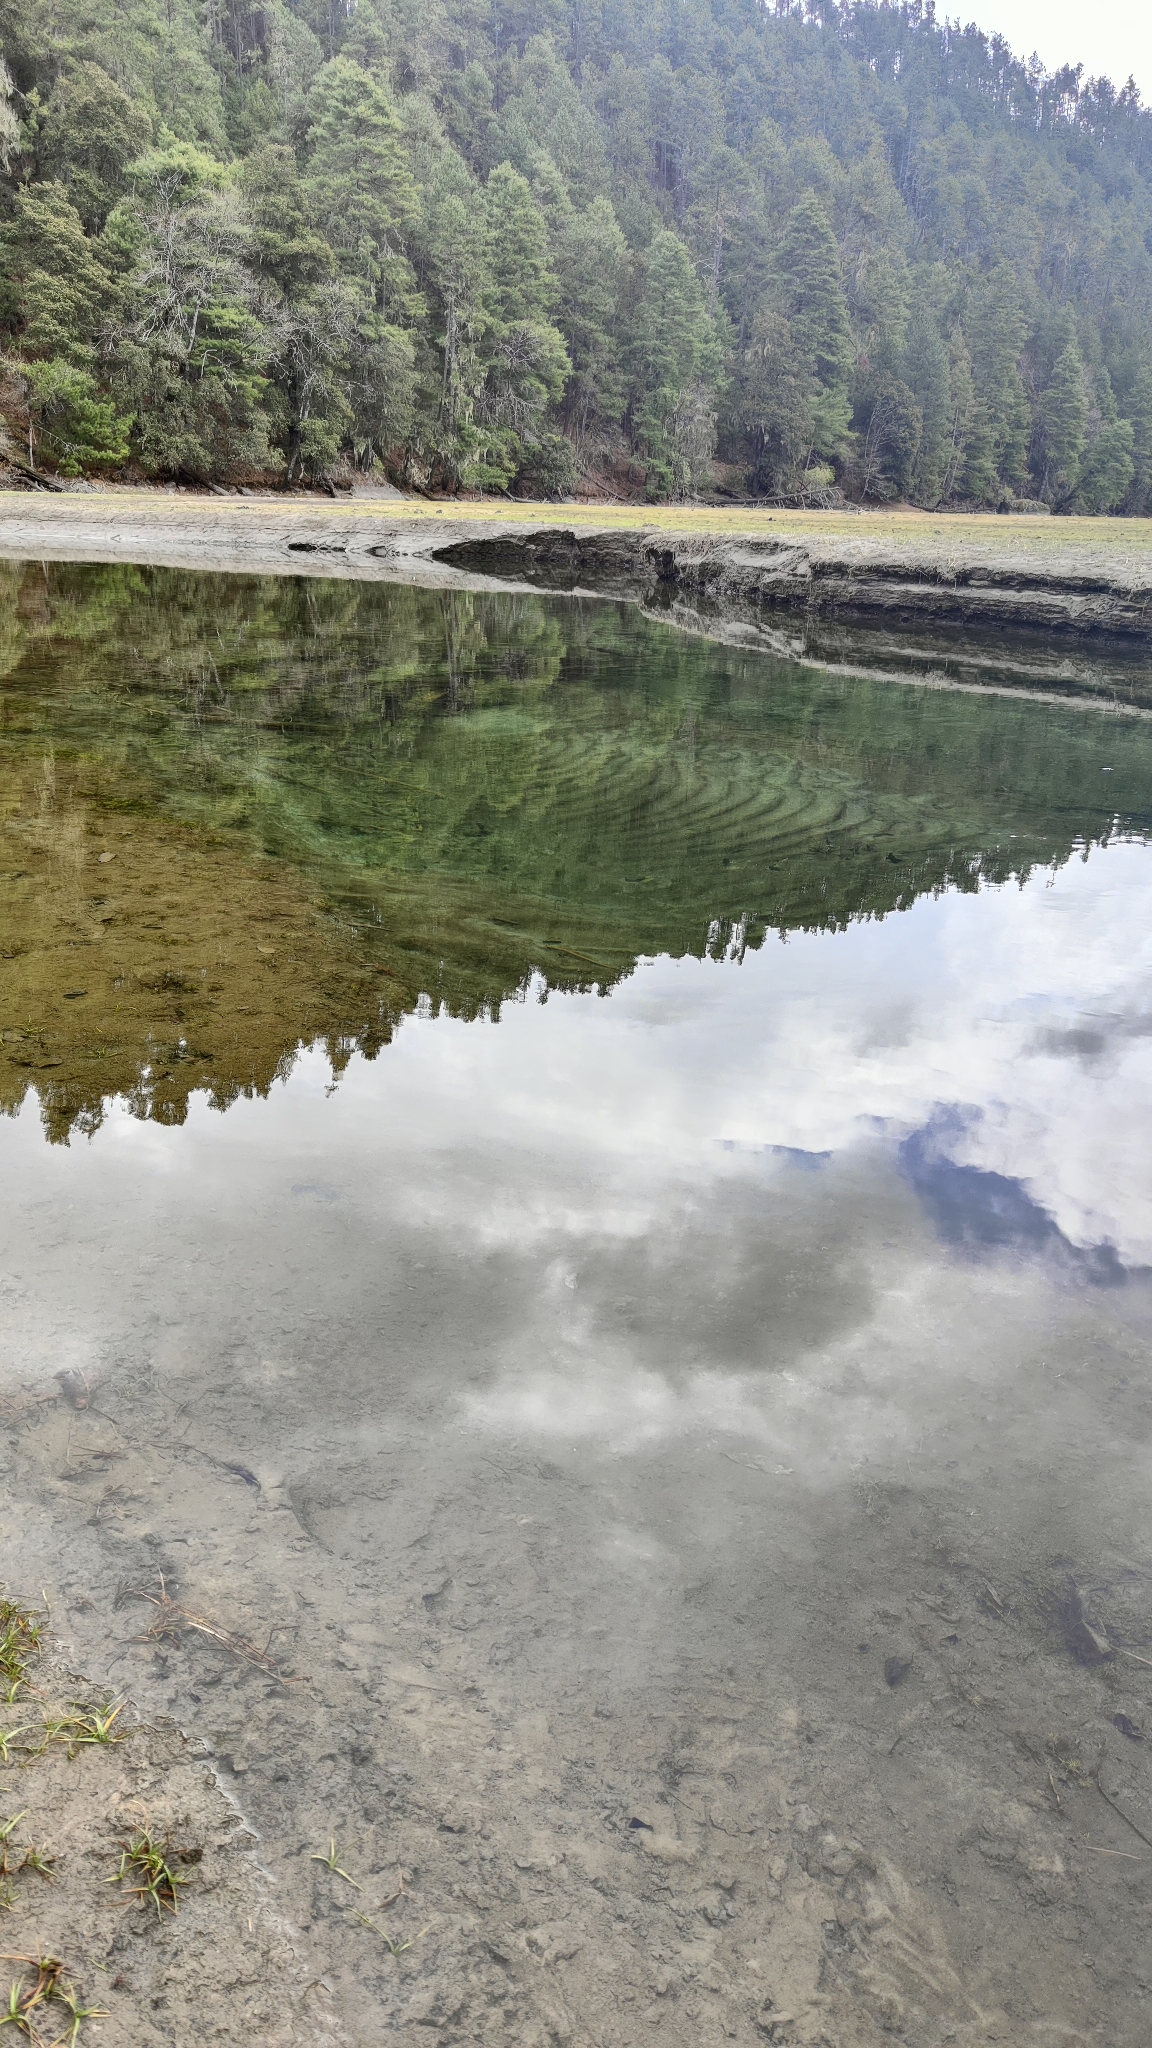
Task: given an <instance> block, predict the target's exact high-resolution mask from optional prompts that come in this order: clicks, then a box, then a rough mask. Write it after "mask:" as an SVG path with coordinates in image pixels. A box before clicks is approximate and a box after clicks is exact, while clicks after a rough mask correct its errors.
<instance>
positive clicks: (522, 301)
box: [484, 163, 557, 324]
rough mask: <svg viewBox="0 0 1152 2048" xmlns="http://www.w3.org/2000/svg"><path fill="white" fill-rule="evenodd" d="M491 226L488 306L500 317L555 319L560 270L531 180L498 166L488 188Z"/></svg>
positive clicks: (504, 319) (486, 205)
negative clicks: (554, 258) (557, 281)
mask: <svg viewBox="0 0 1152 2048" xmlns="http://www.w3.org/2000/svg"><path fill="white" fill-rule="evenodd" d="M484 212H485V217H486V221H487V227H488V277H489V282H488V308H489V311H490V313H491V315H492V317H493V318H494V319H495V320H497V321H502V322H509V321H513V320H528V321H532V322H534V323H536V324H541V323H544V322H547V321H548V320H549V319H550V316H551V312H552V308H553V307H554V305H555V303H556V295H557V286H556V273H555V271H554V270H553V267H552V258H551V254H550V251H549V248H548V230H547V227H546V226H545V224H544V217H543V215H542V213H541V212H540V208H539V207H538V206H537V204H536V201H535V199H534V198H533V196H532V187H531V186H530V185H529V183H528V180H527V178H525V177H522V176H521V173H520V172H519V171H517V170H514V169H513V167H512V165H511V164H509V163H503V164H497V166H496V169H495V170H494V171H493V173H492V175H491V177H490V178H489V180H488V183H487V186H486V187H485V191H484Z"/></svg>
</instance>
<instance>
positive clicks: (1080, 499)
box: [1075, 363, 1135, 513]
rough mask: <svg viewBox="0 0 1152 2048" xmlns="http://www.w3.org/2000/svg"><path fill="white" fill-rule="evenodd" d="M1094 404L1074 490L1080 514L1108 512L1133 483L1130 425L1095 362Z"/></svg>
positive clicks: (1131, 431)
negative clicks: (1120, 411) (1122, 416)
mask: <svg viewBox="0 0 1152 2048" xmlns="http://www.w3.org/2000/svg"><path fill="white" fill-rule="evenodd" d="M1092 387H1093V393H1092V395H1093V403H1092V404H1091V406H1090V407H1089V411H1088V437H1087V446H1086V447H1085V450H1084V455H1083V459H1082V461H1081V464H1080V475H1079V479H1078V482H1077V487H1076V500H1075V502H1076V509H1077V511H1080V512H1094V513H1101V512H1111V511H1113V510H1114V509H1115V507H1116V506H1117V505H1119V504H1120V503H1121V502H1122V500H1123V497H1124V494H1125V492H1126V491H1127V490H1128V487H1129V485H1130V484H1131V482H1132V477H1133V474H1134V472H1135V464H1134V462H1133V460H1132V447H1133V442H1134V439H1135V436H1134V434H1133V430H1132V426H1131V423H1130V422H1129V421H1128V420H1122V419H1121V418H1120V415H1119V412H1118V410H1117V407H1116V399H1115V395H1114V393H1113V390H1112V380H1111V378H1110V377H1109V375H1108V372H1107V370H1106V369H1105V368H1104V365H1103V363H1098V364H1097V366H1096V367H1095V369H1094V370H1093V372H1092Z"/></svg>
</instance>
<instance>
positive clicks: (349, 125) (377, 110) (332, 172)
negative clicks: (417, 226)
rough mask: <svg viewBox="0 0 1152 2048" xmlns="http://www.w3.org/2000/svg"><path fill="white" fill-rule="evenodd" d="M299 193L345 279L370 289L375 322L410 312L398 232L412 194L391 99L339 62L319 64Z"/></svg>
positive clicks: (411, 283) (409, 279) (408, 277)
mask: <svg viewBox="0 0 1152 2048" xmlns="http://www.w3.org/2000/svg"><path fill="white" fill-rule="evenodd" d="M308 112H309V117H310V126H309V132H308V153H307V163H306V175H305V181H304V191H305V194H306V198H307V203H308V207H309V211H310V213H311V217H312V219H313V220H314V221H315V223H316V225H317V227H318V228H319V230H320V232H321V233H322V234H323V235H324V237H325V239H326V240H327V242H328V244H329V247H330V248H331V249H332V250H333V251H334V252H335V254H336V256H337V259H338V261H339V262H340V266H341V269H342V270H343V271H344V272H345V274H346V275H348V276H358V277H362V278H363V279H364V280H365V282H366V283H367V284H368V285H369V286H370V288H371V290H372V294H373V299H374V303H375V309H376V311H377V313H379V314H380V315H381V316H382V317H385V318H388V317H390V316H392V317H394V316H396V315H401V316H402V315H403V314H404V313H406V312H408V311H409V310H413V309H414V289H415V280H414V278H413V276H412V271H411V266H410V265H409V264H408V262H407V259H406V258H405V256H404V254H403V251H402V233H403V229H404V226H405V225H406V223H407V222H409V221H410V220H411V219H412V217H413V214H414V213H415V210H416V190H415V186H414V185H413V182H412V173H411V169H410V167H409V163H408V155H407V151H406V150H405V147H404V142H403V137H402V133H401V128H400V122H399V120H398V119H397V116H396V112H395V109H394V107H393V105H392V100H391V97H390V95H389V94H388V93H387V92H386V91H385V89H384V88H383V86H381V85H379V84H378V83H377V82H376V80H375V79H374V78H370V77H369V75H368V73H367V72H366V71H362V70H361V69H360V67H359V65H357V64H353V63H350V62H349V60H348V59H347V58H346V57H336V58H334V59H333V61H332V62H331V63H330V64H325V66H324V68H323V70H321V71H320V72H319V73H318V74H317V77H316V79H315V82H314V84H313V86H312V90H311V93H310V95H309V100H308Z"/></svg>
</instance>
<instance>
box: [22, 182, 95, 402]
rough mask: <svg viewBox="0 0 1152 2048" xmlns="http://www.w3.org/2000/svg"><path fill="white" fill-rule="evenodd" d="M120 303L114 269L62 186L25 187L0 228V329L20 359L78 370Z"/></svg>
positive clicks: (91, 358)
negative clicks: (35, 358) (70, 365)
mask: <svg viewBox="0 0 1152 2048" xmlns="http://www.w3.org/2000/svg"><path fill="white" fill-rule="evenodd" d="M118 296H119V291H118V281H117V278H116V275H115V271H114V268H113V266H112V264H111V263H110V262H109V260H108V257H107V255H106V253H105V251H104V250H103V249H102V248H101V246H100V244H99V243H98V242H94V241H92V240H91V239H90V238H89V237H88V236H87V235H86V234H85V233H84V223H83V221H82V220H81V218H80V216H79V214H78V213H77V211H76V208H75V207H74V206H73V204H72V202H71V200H70V199H69V197H68V194H67V192H66V191H65V189H64V187H63V185H61V184H59V183H56V182H53V183H52V184H46V185H25V186H22V187H21V188H20V190H19V191H18V192H17V193H16V195H15V200H14V206H13V214H12V218H11V219H10V220H8V221H6V222H5V223H4V225H3V227H2V228H0V323H2V324H3V326H5V327H6V328H7V329H8V332H9V334H10V335H11V336H12V337H13V339H14V340H16V341H17V342H18V344H19V346H20V349H21V352H22V353H23V354H26V355H29V356H38V357H42V358H45V359H47V358H49V357H58V358H59V359H60V360H61V361H64V362H72V363H75V364H77V365H78V366H84V365H89V366H91V364H92V363H93V362H94V360H95V343H96V340H97V337H98V335H99V333H100V330H101V328H102V327H103V325H104V323H105V321H106V320H107V319H108V318H109V316H110V315H111V314H112V313H113V312H114V310H115V307H116V302H117V298H118Z"/></svg>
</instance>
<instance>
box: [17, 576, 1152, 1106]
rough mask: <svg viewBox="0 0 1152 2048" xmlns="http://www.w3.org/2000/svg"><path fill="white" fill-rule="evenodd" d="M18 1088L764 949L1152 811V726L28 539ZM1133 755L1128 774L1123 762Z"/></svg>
mask: <svg viewBox="0 0 1152 2048" xmlns="http://www.w3.org/2000/svg"><path fill="white" fill-rule="evenodd" d="M0 586H2V588H0V596H2V598H3V604H2V607H0V610H2V616H3V620H4V626H3V646H2V649H0V750H2V755H3V767H4V779H3V811H4V819H3V822H4V846H5V849H6V855H5V863H4V867H3V870H2V871H0V891H2V904H3V926H4V933H5V938H6V942H7V943H6V944H5V947H4V954H5V958H4V961H3V963H0V966H2V971H3V981H2V983H0V991H2V993H0V1004H2V1006H3V1007H2V1011H0V1030H2V1033H3V1037H2V1040H0V1102H2V1103H3V1104H4V1105H5V1106H6V1107H8V1108H13V1107H15V1106H17V1105H18V1104H19V1103H20V1102H21V1101H22V1100H23V1099H24V1097H25V1095H26V1093H27V1092H28V1090H29V1089H30V1088H33V1087H34V1088H35V1089H36V1090H37V1092H38V1094H39V1097H40V1099H41V1101H42V1103H43V1105H44V1112H45V1119H46V1123H47V1125H48V1128H49V1130H50V1132H51V1133H52V1134H53V1135H54V1136H57V1137H60V1136H65V1135H66V1134H67V1132H68V1131H69V1130H70V1129H72V1128H76V1127H79V1128H81V1129H89V1130H90V1129H93V1128H95V1127H96V1126H97V1125H98V1124H99V1121H100V1119H101V1117H102V1115H103V1114H104V1113H105V1107H104V1106H105V1104H106V1102H107V1100H108V1098H109V1097H110V1096H120V1097H121V1098H124V1099H128V1100H130V1101H131V1102H132V1104H133V1107H134V1110H135V1113H136V1114H138V1115H143V1116H146V1117H152V1118H155V1119H158V1120H159V1121H162V1122H177V1121H179V1120H180V1118H181V1117H182V1116H183V1115H184V1114H185V1110H186V1104H187V1100H188V1096H189V1093H190V1091H194V1090H197V1089H199V1090H208V1091H209V1092H210V1093H211V1095H212V1098H213V1100H214V1101H215V1102H216V1103H217V1104H218V1105H219V1106H223V1105H224V1104H226V1103H228V1102H230V1101H233V1100H234V1099H236V1098H237V1097H238V1096H239V1095H242V1094H245V1093H251V1092H253V1091H255V1092H256V1093H260V1092H262V1091H264V1090H266V1089H267V1087H268V1086H269V1085H270V1083H271V1081H272V1080H273V1078H274V1077H275V1076H276V1075H277V1074H281V1073H283V1072H284V1071H285V1070H286V1066H287V1065H288V1064H290V1062H291V1060H292V1058H293V1056H294V1055H295V1052H296V1050H297V1048H298V1047H299V1046H301V1045H302V1044H307V1043H309V1042H315V1041H317V1040H321V1039H322V1040H324V1041H325V1042H326V1044H327V1048H328V1056H329V1059H330V1061H331V1063H332V1064H333V1066H334V1067H335V1068H336V1069H337V1070H339V1069H340V1068H341V1067H342V1066H343V1064H344V1063H345V1062H346V1060H347V1059H348V1058H349V1057H350V1056H351V1054H352V1053H353V1051H356V1050H359V1051H361V1052H364V1053H367V1054H369V1055H371V1054H373V1053H374V1052H375V1051H377V1050H378V1049H379V1048H380V1047H382V1046H383V1045H385V1044H387V1043H388V1042H389V1041H390V1039H391V1037H392V1035H393V1032H394V1030H395V1028H396V1024H397V1022H398V1020H399V1019H400V1018H401V1017H402V1016H404V1015H406V1014H408V1013H410V1012H411V1011H413V1010H414V1009H415V1008H416V1007H417V1006H418V1005H421V1004H422V1005H423V1007H424V1008H428V1007H429V1006H431V1008H432V1009H433V1010H438V1009H440V1008H441V1007H445V1006H446V1007H447V1009H448V1010H449V1011H450V1012H451V1013H452V1014H454V1015H457V1016H460V1017H476V1016H479V1015H484V1014H487V1015H493V1016H495V1015H498V1014H499V1012H500V1006H501V1004H502V1003H504V1002H506V1001H507V1000H509V999H510V998H516V997H518V996H519V994H520V993H522V992H523V990H524V989H525V988H526V987H527V986H528V984H529V982H530V981H531V980H532V978H533V977H537V978H540V977H542V978H543V979H544V981H545V982H546V983H547V984H548V986H549V987H551V988H569V989H571V988H579V987H586V988H588V987H592V986H596V987H599V988H601V989H605V988H609V987H612V986H614V985H615V984H616V983H617V982H618V981H619V980H620V979H621V977H623V976H625V975H627V974H628V973H629V972H630V971H631V969H632V965H633V963H634V961H635V960H636V959H637V958H639V957H644V956H646V955H654V954H660V953H667V954H669V955H671V956H673V957H679V956H683V955H686V954H694V955H697V956H703V955H705V954H710V955H713V956H718V955H723V954H725V953H731V954H733V955H736V956H741V955H743V954H744V953H746V952H747V951H748V950H749V949H752V950H755V949H756V948H757V947H759V946H761V945H762V944H763V942H764V938H765V934H766V933H768V932H771V931H778V932H779V931H793V930H818V929H824V930H838V929H843V928H844V927H845V926H847V925H849V924H850V923H851V922H852V921H853V920H858V919H861V918H868V917H872V916H883V915H886V914H888V913H889V912H891V911H893V910H896V909H903V908H906V907H907V906H908V905H909V904H911V903H913V902H915V901H916V900H917V898H918V897H920V896H922V895H924V894H925V893H931V892H933V891H938V890H940V889H957V890H973V889H976V888H977V887H978V886H979V885H980V884H981V882H982V881H988V880H992V881H996V880H1003V879H1004V878H1006V877H1007V876H1009V875H1015V876H1017V877H1024V876H1026V875H1027V874H1028V873H1029V872H1030V871H1031V870H1032V868H1033V866H1034V865H1035V864H1036V863H1037V862H1039V863H1042V864H1044V865H1046V866H1053V865H1057V864H1059V863H1060V862H1062V861H1064V860H1066V859H1067V858H1068V856H1069V854H1070V852H1071V851H1072V850H1073V849H1074V848H1076V847H1078V846H1079V847H1086V846H1089V845H1092V844H1096V843H1102V842H1106V841H1108V840H1109V839H1110V838H1112V837H1114V836H1115V835H1116V834H1117V832H1120V833H1121V834H1123V833H1124V832H1126V831H1131V830H1142V829H1143V828H1144V826H1145V825H1146V824H1147V822H1148V817H1149V797H1148V791H1149V789H1150V788H1152V774H1150V772H1149V771H1150V769H1152V726H1149V724H1148V722H1147V721H1144V720H1140V719H1130V718H1104V717H1101V716H1100V715H1098V714H1090V713H1085V712H1082V711H1076V710H1074V709H1070V708H1068V707H1064V706H1053V705H1046V704H1029V703H1027V702H1021V701H1016V700H1011V699H1006V698H978V697H974V696H971V695H965V694H951V693H942V692H937V691H932V690H926V689H921V688H897V687H894V686H891V685H884V684H875V683H866V682H860V681H844V680H842V679H837V678H833V677H829V676H824V675H818V674H815V673H813V672H811V671H805V670H802V669H799V668H796V667H793V666H791V665H789V664H787V663H781V662H776V661H773V660H770V659H768V658H766V657H765V656H763V655H759V654H755V655H753V654H745V653H741V652H739V651H733V650H730V649H721V648H717V647H715V646H711V645H709V644H708V643H705V642H702V641H699V640H692V639H689V638H686V637H682V636H679V635H677V634H676V633H675V632H674V631H672V630H671V629H667V628H664V627H661V626H659V625H656V624H653V623H652V622H650V621H646V620H644V619H642V618H641V617H640V616H639V615H638V614H637V613H636V612H634V611H632V610H630V609H629V608H627V607H623V606H613V605H605V604H592V603H588V604H584V603H581V602H578V601H572V600H569V601H560V600H555V599H547V598H543V597H541V598H535V597H516V598H509V597H504V596H492V595H483V596H475V595H470V594H468V593H462V592H457V591H453V592H449V593H438V592H428V591H419V590H413V589H407V588H403V587H398V586H380V587H364V586H357V585H351V584H338V583H333V584H328V583H324V582H317V581H309V582H305V583H301V584H293V583H291V582H287V581H278V580H275V579H264V580H261V579H253V578H223V577H210V576H204V575H193V574H187V573H184V572H179V571H155V570H154V571H149V570H143V569H136V568H82V567H74V566H67V565H49V566H44V565H40V564H37V565H34V566H27V567H20V566H18V565H10V564H4V565H0ZM1105 771H1107V779H1106V780H1105Z"/></svg>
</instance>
